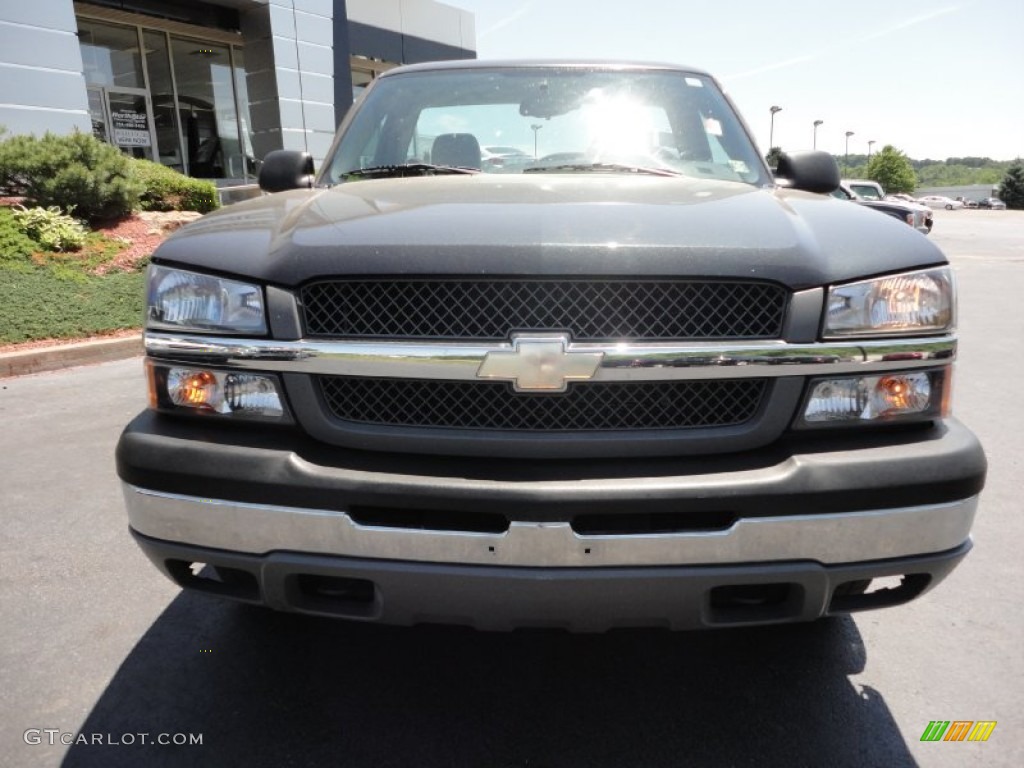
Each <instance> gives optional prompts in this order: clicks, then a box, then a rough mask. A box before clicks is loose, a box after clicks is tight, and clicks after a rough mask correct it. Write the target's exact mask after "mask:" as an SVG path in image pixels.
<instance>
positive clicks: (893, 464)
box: [117, 412, 985, 630]
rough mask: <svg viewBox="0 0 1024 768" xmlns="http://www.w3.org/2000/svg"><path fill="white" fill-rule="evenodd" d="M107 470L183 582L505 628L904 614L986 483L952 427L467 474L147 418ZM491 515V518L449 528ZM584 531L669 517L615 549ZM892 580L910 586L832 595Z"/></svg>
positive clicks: (975, 453) (422, 461)
mask: <svg viewBox="0 0 1024 768" xmlns="http://www.w3.org/2000/svg"><path fill="white" fill-rule="evenodd" d="M117 458H118V473H119V475H120V476H121V478H122V480H123V481H124V483H125V486H124V487H125V495H126V500H127V505H128V511H129V519H130V523H131V527H132V530H133V532H134V533H135V535H136V538H137V540H138V541H139V543H140V545H141V546H142V548H143V549H144V550H146V551H147V553H148V554H149V556H150V557H151V558H152V559H153V560H154V562H155V563H156V564H157V565H158V566H159V567H160V568H161V569H162V570H163V571H164V572H165V573H167V574H168V575H169V576H170V577H171V578H172V579H174V580H175V581H176V582H178V583H179V584H181V585H182V586H185V587H191V588H196V589H201V590H205V591H210V592H216V593H218V594H222V595H225V596H228V597H234V598H238V599H242V600H248V601H252V602H261V603H266V604H268V605H270V606H272V607H276V608H282V609H289V610H298V611H303V612H310V613H322V614H327V615H340V616H346V617H349V618H356V619H365V620H380V621H385V622H393V623H415V622H421V621H444V622H449V623H451V622H454V623H466V624H471V625H475V626H478V627H481V628H497V629H501V628H508V627H511V626H521V625H542V626H548V625H558V626H566V627H569V628H571V629H580V630H591V629H605V628H608V627H611V626H635V625H638V624H639V625H651V624H653V625H667V626H671V627H673V628H684V627H693V626H709V625H717V624H735V623H763V622H767V621H796V620H806V619H809V618H815V617H817V616H821V615H825V614H827V613H830V612H845V611H849V610H857V609H860V608H869V607H881V606H883V605H890V604H894V603H895V602H904V601H906V600H909V599H912V598H913V597H916V596H917V595H919V594H921V593H922V592H923V591H925V590H926V589H928V588H930V587H931V586H932V585H934V584H935V583H937V581H938V580H940V579H941V578H943V577H944V576H945V575H946V574H947V573H948V572H949V571H950V570H951V569H952V568H953V567H954V566H955V565H956V563H957V562H959V560H960V559H961V558H962V557H963V556H964V554H965V553H966V551H967V549H968V548H969V546H970V543H969V531H970V528H971V523H972V521H973V518H974V514H975V510H976V505H977V494H978V493H979V492H980V490H981V487H982V485H983V484H984V475H985V458H984V454H983V453H982V450H981V448H980V445H979V444H978V442H977V440H976V439H975V438H974V436H973V435H972V434H971V433H970V432H969V431H968V430H966V429H965V428H964V427H962V426H961V425H959V424H958V423H957V422H956V421H955V420H950V421H947V422H945V423H942V424H937V425H934V426H931V427H921V428H907V429H897V430H888V431H886V432H884V433H882V432H855V431H846V432H842V433H838V432H831V433H828V434H826V433H824V432H822V433H818V434H813V435H799V436H792V437H790V438H787V439H785V440H781V441H778V442H777V443H774V444H773V445H771V446H769V447H768V448H765V449H761V450H759V451H756V452H748V453H744V454H729V455H717V456H706V457H671V458H645V459H633V460H629V461H623V460H620V461H611V460H609V461H551V460H546V461H527V460H520V461H508V460H501V459H495V458H486V457H485V458H481V459H479V460H475V461H474V460H467V459H465V458H453V457H442V456H434V457H431V456H402V455H395V454H376V453H373V452H368V451H351V450H346V449H340V448H337V447H332V446H325V445H323V444H321V443H318V442H316V441H313V440H310V439H308V438H305V437H304V436H302V435H301V434H300V433H298V432H297V431H296V430H289V429H274V428H259V429H251V428H247V427H244V426H241V425H235V424H230V425H222V424H217V423H214V422H212V421H209V420H205V421H202V422H200V421H198V420H188V421H186V420H182V419H173V418H168V417H164V416H161V415H159V414H154V413H152V412H145V413H143V414H141V415H140V416H139V417H137V418H136V419H135V421H133V422H132V423H131V424H130V425H129V426H128V428H127V429H126V430H125V432H124V434H123V435H122V437H121V441H120V443H119V445H118V451H117ZM367 510H369V511H370V513H371V514H370V515H369V519H371V520H372V521H373V522H371V523H367V522H366V520H367V514H368V513H367ZM481 515H483V516H485V517H486V518H487V520H488V521H489V522H493V521H494V520H498V521H500V522H499V524H498V525H497V526H496V527H495V528H493V529H489V530H482V529H479V528H476V527H474V525H475V524H474V525H469V526H468V527H462V526H461V524H460V523H459V521H462V520H470V521H471V522H472V521H476V520H478V519H479V517H480V516H481ZM435 518H436V520H435ZM595 519H596V520H598V521H601V520H604V519H607V520H614V521H616V523H615V525H621V524H622V522H621V521H623V520H625V521H627V522H631V521H645V520H648V521H649V520H653V521H661V522H658V523H657V524H656V525H654V526H653V527H650V526H649V527H648V528H646V529H645V528H644V527H643V526H642V525H640V526H638V527H636V528H635V529H632V530H623V531H619V532H617V533H608V532H607V531H602V530H601V528H602V525H600V524H598V525H597V526H595V525H594V524H593V521H594V520H595ZM584 520H587V521H589V522H588V524H587V525H582V521H584ZM666 520H667V521H670V523H671V525H669V526H667V527H666V526H664V525H663V523H664V521H666ZM431 521H434V522H437V521H443V522H437V524H432V523H431ZM449 521H455V522H449ZM615 525H611V524H609V525H608V526H607V527H608V528H609V529H612V528H614V527H615ZM595 531H597V532H595ZM196 563H202V564H205V565H207V566H210V568H208V569H207V570H208V571H210V572H211V573H213V578H204V577H200V576H197V575H196V574H195V573H193V570H194V568H193V565H194V564H196ZM888 575H899V576H903V577H905V578H904V579H903V583H902V586H900V587H899V588H898V589H895V590H886V591H883V592H880V593H873V594H870V595H865V596H847V595H840V596H839V597H836V596H835V588H836V587H837V585H840V584H842V583H844V582H846V581H856V580H861V579H873V578H876V577H881V576H888ZM851 601H852V602H851ZM858 601H859V602H858Z"/></svg>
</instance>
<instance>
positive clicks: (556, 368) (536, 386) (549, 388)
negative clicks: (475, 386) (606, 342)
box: [476, 335, 604, 392]
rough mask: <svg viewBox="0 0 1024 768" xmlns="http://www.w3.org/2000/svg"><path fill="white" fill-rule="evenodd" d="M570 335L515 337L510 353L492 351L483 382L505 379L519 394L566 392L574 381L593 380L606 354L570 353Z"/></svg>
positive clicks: (483, 368)
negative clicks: (569, 384) (567, 387)
mask: <svg viewBox="0 0 1024 768" xmlns="http://www.w3.org/2000/svg"><path fill="white" fill-rule="evenodd" d="M568 346H569V339H568V337H566V336H561V335H559V336H514V337H513V338H512V350H511V351H509V352H506V351H504V350H503V351H500V352H488V353H487V356H486V357H484V361H483V362H482V363H481V364H480V367H479V368H478V369H477V372H476V375H477V376H478V377H479V378H481V379H505V380H507V381H511V382H512V386H513V387H515V390H516V391H517V392H541V391H546V392H564V391H565V388H566V386H568V383H569V382H570V381H582V380H585V379H591V378H593V377H594V374H595V373H597V368H598V366H599V365H600V364H601V358H603V357H604V353H603V352H570V351H568V349H567V348H568Z"/></svg>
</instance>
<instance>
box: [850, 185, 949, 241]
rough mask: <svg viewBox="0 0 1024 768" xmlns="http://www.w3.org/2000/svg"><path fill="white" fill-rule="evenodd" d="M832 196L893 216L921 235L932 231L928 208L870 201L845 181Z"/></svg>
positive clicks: (891, 201)
mask: <svg viewBox="0 0 1024 768" xmlns="http://www.w3.org/2000/svg"><path fill="white" fill-rule="evenodd" d="M832 196H833V197H836V198H838V199H840V200H850V201H852V202H854V203H857V204H858V205H863V206H865V207H867V208H872V209H874V210H876V211H878V212H879V213H884V214H885V215H886V216H892V217H893V218H895V219H898V220H900V221H902V222H904V223H906V224H909V225H910V226H912V227H913V228H914V229H916V230H917V231H918V232H920V233H921V234H924V235H927V234H928V233H929V232H931V231H932V223H933V217H932V214H931V211H930V209H927V207H926V206H923V205H915V204H912V203H903V202H899V201H897V200H882V199H879V198H875V199H872V200H868V199H865V198H864V197H862V196H860V195H859V194H857V193H856V192H854V191H853V189H852V188H851V187H850V185H849V184H848V183H847V182H845V181H843V182H840V184H839V186H838V187H836V188H835V189H834V190H832Z"/></svg>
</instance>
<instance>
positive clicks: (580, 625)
mask: <svg viewBox="0 0 1024 768" xmlns="http://www.w3.org/2000/svg"><path fill="white" fill-rule="evenodd" d="M135 539H136V541H137V542H138V544H139V546H140V547H141V548H142V549H143V551H145V553H146V554H147V555H148V556H149V558H150V559H151V560H152V561H153V562H154V563H155V564H156V565H157V567H158V568H160V570H162V571H163V572H164V573H165V574H166V575H167V576H169V577H170V578H171V579H173V580H174V581H175V582H177V583H178V584H180V585H181V586H183V587H187V588H192V589H196V590H199V591H203V592H208V593H212V594H216V595H219V596H222V597H229V598H233V599H236V600H241V601H244V602H249V603H256V604H264V605H267V606H269V607H271V608H275V609H278V610H286V611H295V612H298V613H305V614H312V615H318V616H333V617H341V618H345V619H354V620H359V621H376V622H382V623H387V624H402V625H412V624H421V623H437V624H460V625H468V626H472V627H476V628H477V629H483V630H492V631H495V630H496V631H508V630H512V629H516V628H520V627H551V628H558V629H567V630H570V631H573V632H602V631H606V630H608V629H612V628H621V627H663V628H667V629H673V630H681V629H700V628H708V627H726V626H743V625H754V624H774V623H787V622H798V621H812V620H814V619H817V618H819V617H821V616H826V615H831V614H842V613H849V612H852V611H858V610H865V609H872V608H882V607H886V606H891V605H899V604H901V603H905V602H907V601H909V600H912V599H914V598H915V597H918V596H919V595H921V594H923V593H924V592H925V591H927V590H928V589H930V588H931V587H933V586H934V585H935V584H937V583H939V582H940V581H941V580H942V579H943V578H945V577H946V575H948V574H949V572H950V571H952V570H953V568H954V567H956V565H957V564H958V563H959V562H960V560H962V559H963V557H964V556H965V555H966V554H967V552H968V551H969V549H970V546H971V544H970V541H966V542H964V543H962V544H961V545H960V546H958V547H956V548H955V549H952V550H949V551H947V552H941V553H937V554H933V555H925V556H918V557H904V558H894V559H889V560H880V561H873V562H870V563H856V564H848V565H835V566H824V565H821V564H819V563H813V562H808V561H787V562H781V563H771V564H763V565H732V566H669V567H635V568H519V567H515V568H508V567H501V566H473V565H450V564H441V563H409V562H399V561H394V560H365V559H359V558H349V557H326V556H322V555H311V554H302V553H294V552H273V553H271V554H267V555H248V554H240V553H235V552H224V551H220V550H212V549H202V548H198V547H191V546H183V545H180V544H174V543H170V542H164V541H158V540H155V539H150V538H148V537H145V536H141V535H139V534H137V533H136V534H135ZM200 565H201V566H202V570H201V571H199V572H198V573H196V572H194V570H196V569H198V567H199V566H200ZM881 577H900V579H901V581H900V583H899V585H898V586H896V587H893V588H887V589H882V590H879V591H876V592H872V593H871V594H863V595H861V594H850V595H846V594H843V590H842V587H843V585H845V584H848V583H850V582H859V581H865V580H870V579H875V578H881Z"/></svg>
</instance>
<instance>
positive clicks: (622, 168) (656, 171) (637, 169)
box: [523, 163, 682, 176]
mask: <svg viewBox="0 0 1024 768" xmlns="http://www.w3.org/2000/svg"><path fill="white" fill-rule="evenodd" d="M589 171H597V172H599V173H638V174H646V175H649V176H681V175H682V174H680V173H678V172H677V171H670V170H669V169H668V168H650V167H647V166H643V165H629V164H628V163H566V164H560V165H540V166H534V167H532V168H524V169H523V173H565V172H568V173H585V172H589Z"/></svg>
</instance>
